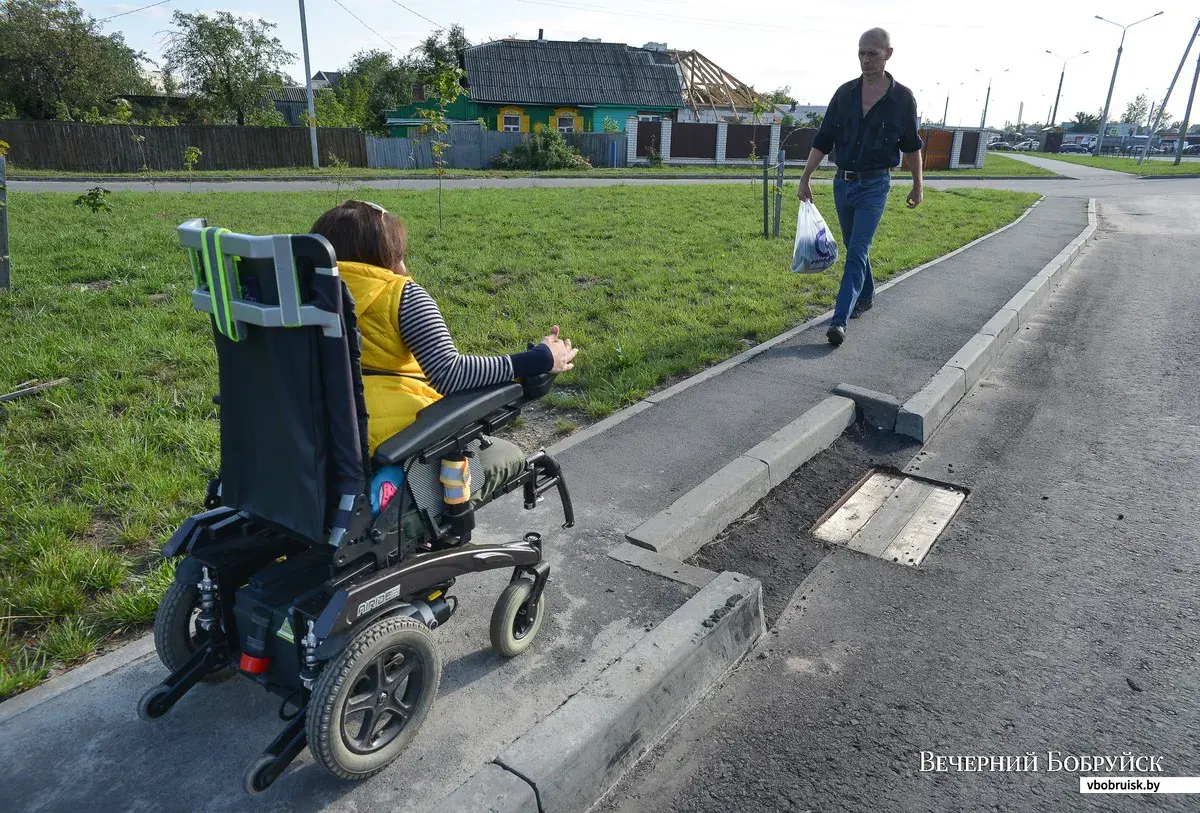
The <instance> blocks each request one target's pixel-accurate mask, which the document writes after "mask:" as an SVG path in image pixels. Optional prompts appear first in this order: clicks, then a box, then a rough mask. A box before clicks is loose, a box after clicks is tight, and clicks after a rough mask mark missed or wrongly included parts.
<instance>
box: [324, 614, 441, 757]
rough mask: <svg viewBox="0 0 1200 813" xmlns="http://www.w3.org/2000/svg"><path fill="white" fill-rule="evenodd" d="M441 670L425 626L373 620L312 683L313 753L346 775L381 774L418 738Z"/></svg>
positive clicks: (392, 619) (410, 621) (394, 619)
mask: <svg viewBox="0 0 1200 813" xmlns="http://www.w3.org/2000/svg"><path fill="white" fill-rule="evenodd" d="M441 675H442V661H441V658H440V657H439V656H438V652H437V648H436V647H435V646H434V644H433V634H432V633H431V632H430V631H429V628H428V627H426V626H425V625H424V624H422V623H420V622H418V621H414V620H413V619H411V618H408V617H406V616H391V617H389V618H384V619H381V620H379V621H376V622H374V623H372V624H369V625H367V626H366V627H364V628H363V629H362V630H361V631H360V632H359V633H358V634H357V635H355V636H354V638H353V639H351V641H350V643H349V644H348V645H347V646H346V648H345V649H343V650H342V652H341V654H339V655H338V656H337V657H335V658H334V659H333V660H331V661H330V662H329V663H327V664H326V665H325V668H324V669H322V670H321V676H320V677H319V678H318V679H317V683H316V685H315V686H314V687H313V692H312V697H311V698H310V699H309V701H308V716H307V718H306V720H305V726H306V733H307V734H308V747H309V750H310V751H311V752H312V755H313V758H314V759H315V760H316V761H317V762H318V763H320V764H321V765H322V766H323V767H324V768H325V769H326V770H327V771H329V772H330V773H331V774H333V775H334V776H337V777H340V778H342V779H366V778H368V777H370V776H373V775H375V774H377V773H379V772H380V771H382V770H383V769H384V768H385V767H387V765H388V763H390V762H391V761H392V760H394V759H395V758H396V757H398V756H400V754H401V753H402V752H403V751H404V749H405V748H407V747H408V744H409V743H410V742H412V740H413V737H415V736H417V731H418V730H419V729H420V728H421V723H423V722H424V721H425V715H426V714H428V713H429V708H430V706H432V705H433V699H434V697H436V696H437V690H438V682H439V681H440V680H441Z"/></svg>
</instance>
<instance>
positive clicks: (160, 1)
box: [96, 0, 172, 23]
mask: <svg viewBox="0 0 1200 813" xmlns="http://www.w3.org/2000/svg"><path fill="white" fill-rule="evenodd" d="M170 2H172V0H158V2H157V3H151V4H150V5H148V6H142V7H141V8H134V9H130V10H129V11H122V12H121V13H120V14H114V15H112V16H111V17H101V18H100V19H99V20H96V22H98V23H106V22H108V21H109V20H115V19H117V18H118V17H124V16H125V15H127V14H137V13H138V12H139V11H145V10H146V9H148V8H154V7H155V6H161V5H163V4H164V3H170Z"/></svg>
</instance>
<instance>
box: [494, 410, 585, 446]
mask: <svg viewBox="0 0 1200 813" xmlns="http://www.w3.org/2000/svg"><path fill="white" fill-rule="evenodd" d="M591 423H595V421H593V420H592V419H591V418H589V417H588V416H587V413H585V412H582V411H580V410H577V409H567V408H565V407H554V406H550V405H549V404H547V403H545V402H543V401H534V402H533V403H531V404H527V405H525V406H523V407H521V418H520V425H518V426H508V427H505V428H504V429H502V430H500V431H499V432H497V433H496V437H499V438H504V439H505V440H511V441H512V442H513V443H515V444H517V445H518V446H520V447H521V449H522V451H524V452H525V453H526V454H528V453H530V452H535V451H537V450H538V449H544V448H545V447H547V446H550V445H551V444H554V443H557V442H558V441H560V440H562V439H563V438H566V437H569V436H570V435H572V434H574V433H575V432H578V431H579V430H580V429H583V428H584V427H585V426H587V425H589V424H591ZM564 430H565V431H564Z"/></svg>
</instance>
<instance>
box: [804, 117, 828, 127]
mask: <svg viewBox="0 0 1200 813" xmlns="http://www.w3.org/2000/svg"><path fill="white" fill-rule="evenodd" d="M824 123H825V117H824V116H822V115H821V114H820V113H809V114H808V115H807V116H805V117H804V126H805V127H812V128H814V129H817V130H820V129H821V125H822V124H824Z"/></svg>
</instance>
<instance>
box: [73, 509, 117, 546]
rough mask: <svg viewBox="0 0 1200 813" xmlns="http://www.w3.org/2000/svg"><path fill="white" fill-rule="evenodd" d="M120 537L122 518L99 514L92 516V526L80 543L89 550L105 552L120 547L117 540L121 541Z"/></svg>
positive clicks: (81, 537)
mask: <svg viewBox="0 0 1200 813" xmlns="http://www.w3.org/2000/svg"><path fill="white" fill-rule="evenodd" d="M120 535H121V519H120V517H117V516H114V515H112V514H101V513H97V514H94V515H93V516H92V524H91V525H89V526H88V529H87V530H86V531H84V532H83V534H82V535H81V536H80V537H79V539H78V541H79V542H81V543H82V544H84V545H87V546H88V547H89V548H93V549H95V550H104V549H107V548H112V547H116V546H118V545H119V542H118V541H117V540H119V539H120Z"/></svg>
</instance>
